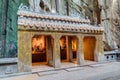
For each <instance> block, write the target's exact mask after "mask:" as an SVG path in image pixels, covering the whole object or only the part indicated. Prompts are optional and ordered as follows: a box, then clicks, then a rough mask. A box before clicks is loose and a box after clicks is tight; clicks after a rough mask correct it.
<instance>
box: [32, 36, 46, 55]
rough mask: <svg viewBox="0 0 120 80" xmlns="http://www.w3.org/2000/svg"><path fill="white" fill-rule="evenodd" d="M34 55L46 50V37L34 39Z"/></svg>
mask: <svg viewBox="0 0 120 80" xmlns="http://www.w3.org/2000/svg"><path fill="white" fill-rule="evenodd" d="M32 48H33V51H32V53H33V54H34V53H35V52H39V51H42V50H43V49H44V48H45V36H37V37H34V38H33V39H32Z"/></svg>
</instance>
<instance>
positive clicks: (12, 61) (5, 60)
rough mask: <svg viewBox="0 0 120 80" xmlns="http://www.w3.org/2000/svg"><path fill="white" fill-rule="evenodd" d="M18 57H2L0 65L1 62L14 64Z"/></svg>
mask: <svg viewBox="0 0 120 80" xmlns="http://www.w3.org/2000/svg"><path fill="white" fill-rule="evenodd" d="M17 62H18V58H0V65H1V64H12V63H17Z"/></svg>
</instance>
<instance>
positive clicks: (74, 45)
mask: <svg viewBox="0 0 120 80" xmlns="http://www.w3.org/2000/svg"><path fill="white" fill-rule="evenodd" d="M72 50H73V51H76V50H77V40H76V39H72Z"/></svg>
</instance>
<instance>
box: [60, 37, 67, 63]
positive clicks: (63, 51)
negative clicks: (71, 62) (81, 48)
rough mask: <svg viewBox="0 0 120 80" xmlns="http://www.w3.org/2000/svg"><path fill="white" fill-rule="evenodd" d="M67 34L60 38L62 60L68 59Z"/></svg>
mask: <svg viewBox="0 0 120 80" xmlns="http://www.w3.org/2000/svg"><path fill="white" fill-rule="evenodd" d="M66 40H67V39H66V36H62V37H61V38H60V59H61V61H67V42H66Z"/></svg>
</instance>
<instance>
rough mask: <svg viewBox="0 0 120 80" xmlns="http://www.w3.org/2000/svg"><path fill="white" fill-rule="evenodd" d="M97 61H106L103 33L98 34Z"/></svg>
mask: <svg viewBox="0 0 120 80" xmlns="http://www.w3.org/2000/svg"><path fill="white" fill-rule="evenodd" d="M95 61H98V62H102V61H104V46H103V35H102V34H101V35H97V36H96V50H95Z"/></svg>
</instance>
